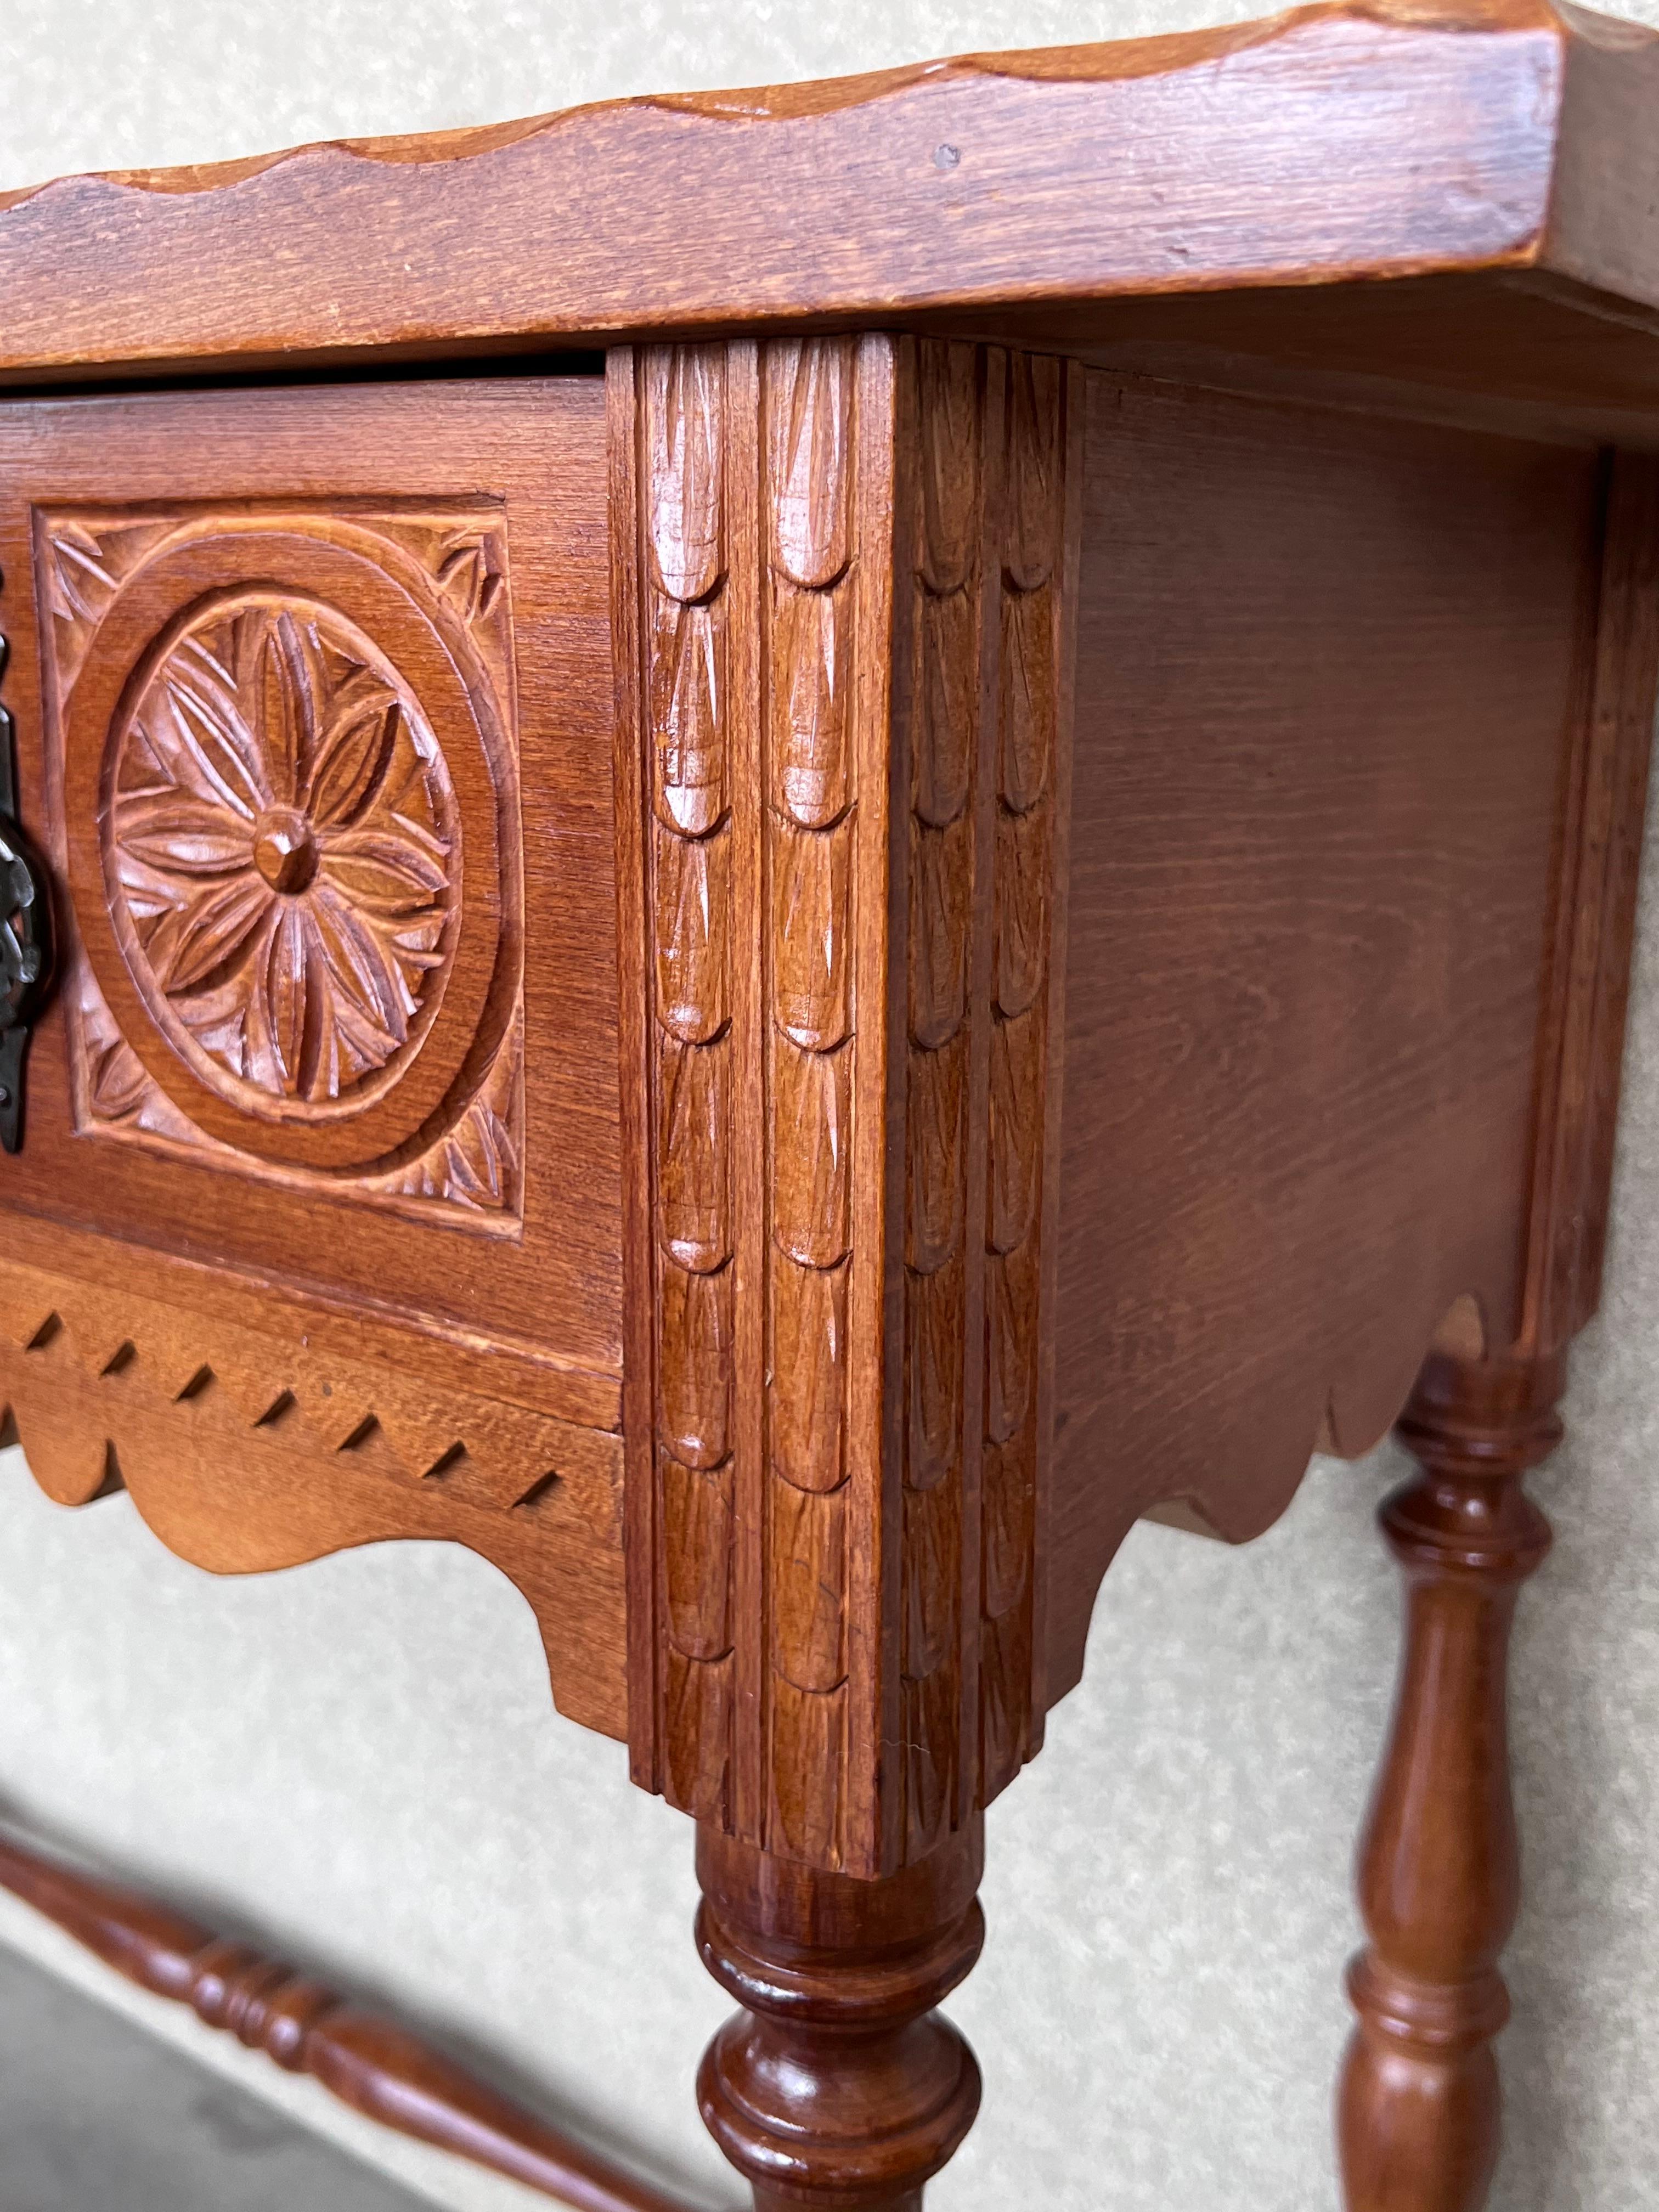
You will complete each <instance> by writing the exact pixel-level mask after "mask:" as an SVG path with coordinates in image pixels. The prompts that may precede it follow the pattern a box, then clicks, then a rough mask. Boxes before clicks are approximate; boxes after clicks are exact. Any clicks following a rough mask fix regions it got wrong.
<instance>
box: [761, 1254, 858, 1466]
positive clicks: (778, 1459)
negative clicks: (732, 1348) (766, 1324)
mask: <svg viewBox="0 0 1659 2212" xmlns="http://www.w3.org/2000/svg"><path fill="white" fill-rule="evenodd" d="M845 1356H848V1270H845V1267H790V1265H783V1267H775V1270H772V1374H769V1383H768V1422H769V1464H772V1468H775V1474H779V1475H781V1478H783V1480H785V1482H792V1484H794V1489H799V1491H834V1489H838V1486H841V1484H842V1482H845V1480H848V1462H845V1418H848V1413H845V1398H848V1376H845Z"/></svg>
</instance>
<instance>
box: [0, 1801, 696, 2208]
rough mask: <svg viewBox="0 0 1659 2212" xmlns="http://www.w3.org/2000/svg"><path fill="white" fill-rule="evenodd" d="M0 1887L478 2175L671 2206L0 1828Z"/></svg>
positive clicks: (229, 1948) (337, 2007)
mask: <svg viewBox="0 0 1659 2212" xmlns="http://www.w3.org/2000/svg"><path fill="white" fill-rule="evenodd" d="M0 1886H3V1887H5V1888H7V1889H9V1890H10V1891H11V1892H12V1893H13V1895H14V1896H16V1897H21V1898H22V1899H25V1901H26V1902H27V1903H28V1904H30V1905H33V1906H34V1908H35V1910H36V1911H39V1912H43V1913H44V1914H45V1915H46V1917H47V1919H49V1920H52V1921H55V1922H56V1923H57V1924H58V1927H60V1928H62V1929H64V1931H65V1932H66V1933H67V1934H69V1935H70V1936H74V1937H75V1939H76V1942H80V1943H84V1944H85V1945H86V1947H87V1948H88V1950H89V1951H92V1952H94V1953H95V1954H96V1955H97V1956H98V1957H99V1958H100V1959H101V1960H103V1961H104V1963H105V1964H106V1966H113V1967H114V1969H115V1971H116V1972H117V1973H119V1974H125V1977H126V1978H127V1979H128V1980H129V1981H130V1982H136V1983H137V1984H138V1986H139V1987H140V1988H141V1989H145V1990H150V1991H152V1992H153V1993H154V1995H155V1996H160V1997H168V1998H171V1999H172V2000H173V2002H175V2003H178V2004H187V2005H189V2006H190V2007H191V2009H192V2010H193V2011H194V2012H195V2013H196V2015H197V2017H198V2018H199V2019H200V2020H202V2021H205V2023H206V2024H207V2026H208V2027H219V2028H223V2029H224V2030H225V2031H226V2032H227V2033H229V2034H232V2035H234V2036H235V2037H236V2038H237V2039H239V2040H240V2042H242V2043H245V2044H246V2045H247V2047H248V2048H249V2050H250V2051H264V2054H265V2056H266V2057H269V2058H271V2059H274V2060H275V2061H276V2064H277V2065H278V2066H281V2067H283V2069H285V2070H286V2071H287V2072H289V2073H290V2074H309V2075H312V2076H313V2078H314V2079H315V2080H317V2081H320V2082H321V2083H322V2085H323V2087H325V2089H327V2090H328V2091H330V2092H331V2094H333V2095H334V2096H336V2097H337V2098H339V2100H340V2101H341V2102H342V2103H343V2104H346V2105H350V2106H353V2107H354V2108H355V2109H356V2111H358V2112H362V2113H364V2114H366V2115H367V2116H368V2118H370V2119H372V2120H378V2121H379V2122H380V2124H381V2125H382V2126H384V2127H388V2128H395V2129H396V2130H398V2133H399V2134H400V2135H406V2136H417V2137H418V2138H419V2140H420V2141H421V2142H429V2143H435V2144H436V2146H437V2148H439V2149H440V2150H447V2151H449V2152H451V2153H452V2154H453V2155H454V2156H455V2157H457V2158H465V2159H471V2160H472V2161H473V2163H474V2164H475V2165H477V2166H489V2167H490V2168H491V2169H492V2170H493V2171H494V2172H496V2173H504V2174H506V2175H507V2177H508V2178H509V2179H512V2180H513V2181H517V2182H520V2183H521V2184H522V2185H524V2187H526V2189H534V2190H537V2191H539V2192H540V2194H541V2195H543V2196H544V2197H553V2198H554V2199H555V2200H556V2202H557V2203H561V2204H568V2205H570V2206H572V2207H573V2208H574V2212H682V2208H681V2206H680V2205H679V2204H678V2203H676V2201H675V2200H674V2199H673V2198H671V2197H667V2196H665V2194H664V2193H663V2191H660V2190H659V2189H653V2188H652V2187H651V2186H650V2185H649V2184H648V2183H646V2182H643V2181H640V2180H636V2179H635V2178H634V2177H633V2176H632V2175H631V2174H627V2173H623V2172H622V2171H621V2170H620V2168H618V2167H617V2166H612V2165H611V2162H610V2160H608V2159H604V2158H601V2157H599V2155H598V2154H596V2153H594V2152H592V2151H590V2150H588V2149H586V2148H584V2146H583V2145H582V2144H580V2143H579V2142H575V2141H574V2140H573V2139H572V2138H571V2137H570V2136H567V2135H565V2134H564V2133H563V2132H562V2130H559V2129H557V2128H552V2127H549V2126H548V2124H546V2122H545V2121H543V2120H538V2119H537V2118H534V2117H533V2116H532V2114H531V2113H529V2112H524V2111H523V2110H521V2109H520V2107H519V2106H516V2105H513V2104H511V2103H509V2102H508V2100H507V2099H506V2098H505V2097H502V2096H500V2095H498V2094H497V2093H496V2092H495V2090H493V2089H489V2088H486V2087H485V2086H484V2084H483V2082H481V2081H475V2080H474V2079H473V2078H472V2076H471V2075H469V2074H467V2073H465V2071H464V2070H463V2069H461V2068H460V2067H459V2066H457V2065H456V2064H455V2063H454V2062H453V2060H452V2059H448V2058H446V2057H442V2056H441V2053H439V2052H438V2051H434V2050H432V2049H431V2048H430V2047H429V2045H426V2044H424V2043H422V2041H421V2039H419V2037H418V2036H416V2035H413V2034H411V2033H410V2031H409V2030H408V2029H407V2028H405V2027H400V2026H399V2025H398V2023H397V2022H395V2021H390V2020H386V2019H384V2018H382V2017H381V2016H380V2015H378V2014H375V2013H372V2012H368V2011H366V2010H364V2009H363V2008H362V2007H361V2006H358V2005H355V2004H350V2003H348V2002H347V2001H346V2000H345V1999H344V1998H343V1997H342V1996H338V1995H337V1994H336V1992H335V1991H334V1990H331V1989H328V1988H326V1987H325V1986H324V1984H322V1983H320V1982H315V1981H313V1980H311V1979H310V1978H308V1977H307V1976H306V1975H303V1974H301V1973H299V1972H296V1971H295V1969H294V1968H293V1967H291V1966H284V1965H283V1964H282V1963H281V1961H280V1960H275V1959H270V1958H267V1957H264V1955H262V1954H260V1953H259V1952H258V1951H255V1950H253V1949H252V1948H249V1946H247V1945H246V1944H245V1943H233V1942H227V1941H226V1940H225V1939H224V1938H222V1937H221V1936H216V1935H214V1934H213V1932H212V1930H211V1929H207V1928H203V1927H200V1926H198V1925H197V1923H196V1922H195V1921H193V1920H187V1919H185V1917H184V1916H183V1915H182V1914H181V1913H178V1912H175V1911H173V1910H172V1909H171V1908H170V1907H168V1906H167V1905H159V1904H157V1903H156V1901H155V1899H153V1898H149V1897H144V1896H143V1895H141V1894H140V1893H138V1892H137V1891H136V1890H131V1889H128V1888H125V1887H121V1886H119V1885H118V1884H116V1883H114V1882H111V1881H103V1880H100V1878H99V1877H98V1876H96V1875H90V1874H88V1873H86V1872H85V1871H83V1870H82V1869H80V1868H78V1867H72V1866H69V1865H66V1864H65V1863H63V1862H62V1861H61V1860H57V1859H53V1858H49V1857H46V1854H45V1853H44V1852H41V1851H39V1850H33V1849H31V1848H30V1847H29V1846H27V1844H24V1843H23V1842H22V1840H21V1838H19V1837H18V1836H17V1835H16V1834H15V1833H13V1832H6V1833H0Z"/></svg>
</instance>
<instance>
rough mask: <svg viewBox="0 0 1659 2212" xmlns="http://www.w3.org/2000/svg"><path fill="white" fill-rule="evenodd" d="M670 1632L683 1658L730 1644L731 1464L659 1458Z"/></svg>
mask: <svg viewBox="0 0 1659 2212" xmlns="http://www.w3.org/2000/svg"><path fill="white" fill-rule="evenodd" d="M662 1499H663V1559H664V1565H665V1579H666V1582H667V1589H668V1625H669V1633H670V1635H671V1637H672V1638H673V1641H674V1647H675V1649H676V1650H678V1651H680V1652H683V1653H684V1656H686V1657H687V1658H688V1659H704V1660H707V1659H720V1658H723V1657H724V1656H725V1655H726V1652H727V1651H729V1650H731V1648H732V1622H731V1580H732V1577H731V1557H732V1463H731V1462H730V1461H729V1460H728V1461H727V1462H726V1463H725V1465H724V1466H722V1467H720V1468H714V1469H712V1470H710V1471H708V1472H702V1471H700V1470H698V1469H695V1468H686V1467H682V1466H680V1465H679V1464H678V1462H676V1461H674V1460H672V1459H668V1458H665V1459H664V1460H663V1462H662Z"/></svg>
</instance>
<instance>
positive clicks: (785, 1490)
mask: <svg viewBox="0 0 1659 2212" xmlns="http://www.w3.org/2000/svg"><path fill="white" fill-rule="evenodd" d="M767 1517H768V1522H769V1530H768V1551H769V1560H768V1566H769V1589H770V1593H771V1611H772V1663H773V1665H774V1667H775V1668H776V1670H777V1672H778V1673H779V1674H781V1676H782V1677H783V1679H784V1680H786V1681H787V1682H792V1683H793V1685H794V1686H795V1687H796V1688H797V1689H798V1690H811V1691H814V1692H818V1693H820V1694H822V1693H823V1692H824V1691H826V1690H833V1689H834V1688H835V1687H836V1685H837V1684H838V1683H840V1682H843V1681H845V1680H846V1679H847V1632H846V1602H847V1498H846V1493H845V1492H843V1491H835V1492H829V1494H827V1495H826V1494H825V1493H824V1492H821V1491H810V1490H796V1489H795V1488H793V1486H792V1485H790V1484H789V1483H787V1482H775V1483H774V1484H773V1485H772V1490H771V1498H770V1503H769V1511H768V1516H767Z"/></svg>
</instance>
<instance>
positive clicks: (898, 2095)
mask: <svg viewBox="0 0 1659 2212" xmlns="http://www.w3.org/2000/svg"><path fill="white" fill-rule="evenodd" d="M982 1860H983V1846H982V1843H981V1831H980V1824H979V1823H978V1822H975V1825H974V1827H973V1828H972V1829H971V1830H969V1831H967V1832H963V1833H962V1834H960V1835H958V1836H956V1837H953V1838H951V1841H950V1842H949V1843H947V1844H945V1846H944V1847H943V1848H942V1849H941V1850H937V1851H935V1852H934V1853H933V1855H932V1856H931V1857H928V1858H927V1859H924V1860H922V1861H921V1863H919V1864H917V1865H915V1866H913V1867H909V1868H907V1869H905V1870H904V1872H902V1874H898V1875H892V1876H890V1877H889V1878H887V1879H886V1880H884V1881H852V1880H850V1879H849V1878H848V1876H847V1875H836V1874H823V1873H819V1872H817V1871H815V1870H814V1869H811V1868H810V1867H805V1866H799V1865H797V1864H795V1863H793V1861H790V1860H786V1859H780V1858H775V1857H772V1856H771V1855H770V1854H769V1853H767V1852H765V1851H762V1850H757V1849H756V1848H755V1847H754V1846H752V1845H750V1844H741V1843H736V1842H733V1841H732V1839H731V1838H728V1837H725V1836H722V1835H720V1834H719V1833H717V1832H715V1831H714V1830H713V1829H712V1828H709V1827H707V1826H702V1827H700V1828H699V1829H698V1832H697V1875H698V1879H699V1881H701V1883H702V1896H703V1901H702V1910H701V1911H700V1912H699V1914H698V1917H697V1942H698V1946H699V1948H700V1950H701V1952H702V1960H703V1963H704V1965H705V1966H707V1967H708V1971H709V1972H710V1973H712V1974H713V1975H714V1978H715V1979H716V1981H718V1982H719V1983H720V1984H721V1986H722V1987H723V1988H724V1989H726V1990H729V1991H730V1992H731V1994H732V1996H734V1997H735V1998H736V1999H737V2000H738V2003H739V2004H740V2005H741V2006H742V2007H743V2010H742V2011H741V2012H739V2013H738V2015H736V2017H735V2018H734V2019H732V2020H731V2021H728V2022H727V2023H726V2027H723V2028H722V2029H721V2031H720V2033H719V2034H718V2035H717V2036H716V2037H715V2039H714V2042H713V2043H712V2044H711V2045H710V2046H709V2049H708V2054H707V2056H706V2057H705V2058H704V2060H703V2063H702V2072H701V2074H700V2075H699V2077H698V2082H697V2095H698V2102H699V2104H700V2106H701V2107H702V2116H703V2118H704V2120H705V2122H706V2123H707V2124H708V2128H709V2130H710V2132H711V2133H712V2134H713V2136H714V2140H715V2141H716V2142H718V2143H719V2145H720V2148H721V2149H722V2150H723V2151H724V2152H725V2153H726V2156H727V2157H728V2158H729V2159H730V2160H732V2164H733V2165H734V2166H736V2167H737V2168H738V2171H739V2172H741V2173H742V2174H744V2176H745V2177H746V2178H747V2179H748V2180H749V2181H750V2183H751V2184H752V2185H753V2187H754V2192H755V2203H756V2206H757V2212H921V2192H922V2185H923V2184H924V2183H925V2182H926V2181H927V2180H928V2179H929V2178H930V2177H931V2176H932V2175H933V2174H935V2173H937V2172H939V2168H940V2167H941V2166H943V2165H944V2164H945V2161H946V2160H947V2159H949V2158H950V2157H951V2154H952V2153H953V2152H954V2151H955V2150H956V2148H957V2145H958V2144H959V2143H960V2142H962V2139H963V2136H965V2135H966V2134H967V2132H968V2130H969V2128H970V2127H971V2126H972V2125H973V2122H974V2116H975V2113H976V2112H977V2111H978V2109H979V2093H980V2079H979V2068H978V2067H977V2065H976V2064H975V2062H974V2055H973V2053H972V2051H970V2050H969V2048H968V2045H966V2043H964V2042H963V2039H962V2037H961V2036H960V2035H959V2034H958V2033H957V2031H956V2029H955V2028H953V2027H951V2024H950V2023H949V2021H945V2020H944V2019H941V2018H940V2016H939V2014H938V2013H937V2012H935V2011H934V2009H933V2008H934V2006H935V2005H937V2004H938V2003H939V2001H940V2000H941V1998H943V1997H944V1996H945V1995H946V1994H947V1993H948V1992H949V1991H950V1990H952V1989H954V1988H955V1987H956V1985H957V1983H958V1982H959V1981H961V1980H962V1978H963V1976H964V1975H965V1974H966V1973H967V1972H968V1971H969V1968H970V1967H971V1966H973V1963H974V1961H975V1959H976V1958H977V1957H978V1956H979V1951H980V1945H981V1942H983V1940H984V1934H985V1923H984V1918H983V1916H982V1915H981V1911H980V1908H979V1905H978V1903H977V1901H976V1899H975V1891H976V1889H977V1888H978V1886H979V1876H980V1871H981V1863H982Z"/></svg>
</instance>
